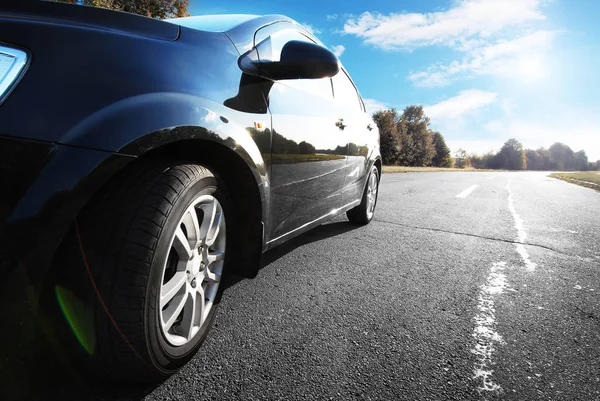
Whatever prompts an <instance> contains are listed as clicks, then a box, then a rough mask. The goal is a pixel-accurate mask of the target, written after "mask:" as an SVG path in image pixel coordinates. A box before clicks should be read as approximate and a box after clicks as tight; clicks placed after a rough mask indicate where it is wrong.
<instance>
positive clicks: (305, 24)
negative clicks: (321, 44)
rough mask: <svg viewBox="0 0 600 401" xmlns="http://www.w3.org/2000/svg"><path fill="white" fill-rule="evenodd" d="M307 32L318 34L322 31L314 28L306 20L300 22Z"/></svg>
mask: <svg viewBox="0 0 600 401" xmlns="http://www.w3.org/2000/svg"><path fill="white" fill-rule="evenodd" d="M301 25H302V26H303V27H304V28H305V29H306V30H307V31H308V32H310V33H312V34H313V35H318V34H320V33H321V32H322V31H321V30H320V29H319V28H316V27H314V26H312V25H310V24H307V23H306V22H304V23H302V24H301Z"/></svg>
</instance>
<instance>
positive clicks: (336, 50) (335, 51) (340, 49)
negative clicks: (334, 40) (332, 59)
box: [331, 45, 346, 57]
mask: <svg viewBox="0 0 600 401" xmlns="http://www.w3.org/2000/svg"><path fill="white" fill-rule="evenodd" d="M331 50H332V51H333V54H335V55H336V56H337V57H340V56H341V55H342V54H344V51H345V50H346V47H345V46H344V45H337V46H332V47H331Z"/></svg>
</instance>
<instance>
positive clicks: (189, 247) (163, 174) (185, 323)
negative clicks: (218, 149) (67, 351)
mask: <svg viewBox="0 0 600 401" xmlns="http://www.w3.org/2000/svg"><path fill="white" fill-rule="evenodd" d="M228 205H229V202H228V199H227V197H226V195H225V193H224V191H223V188H221V187H220V183H219V182H218V181H217V180H216V179H215V177H214V176H213V174H212V173H211V172H210V171H209V170H208V169H206V168H204V167H202V166H198V165H195V164H183V163H176V162H175V163H172V162H163V161H145V162H140V163H139V164H138V165H137V166H136V167H132V168H131V169H130V170H129V171H126V172H125V173H124V174H122V175H121V177H119V179H117V180H115V181H113V183H112V184H111V185H110V187H108V188H106V189H105V190H104V191H103V193H102V194H101V195H99V196H98V197H97V198H96V199H95V201H94V202H93V204H92V205H90V206H89V207H88V208H87V209H86V210H85V211H84V212H83V213H82V214H81V215H80V217H78V219H77V223H76V226H75V233H74V236H73V238H74V243H73V245H72V246H67V247H66V248H65V249H64V250H63V252H62V255H64V258H63V259H62V262H61V263H62V265H63V266H70V267H69V269H71V271H74V270H77V272H76V273H77V274H76V275H77V276H78V277H80V279H79V280H77V281H73V280H71V283H68V282H66V281H65V284H64V286H63V287H61V294H59V300H60V302H61V308H62V312H63V314H64V317H66V318H67V320H68V322H69V325H70V326H71V328H72V329H73V330H72V331H73V332H72V333H70V336H74V337H77V338H78V339H79V342H80V343H81V344H80V345H82V346H83V348H84V350H85V352H84V354H86V357H85V361H84V363H85V364H86V365H88V366H89V367H90V368H92V370H93V371H95V372H98V373H103V374H106V373H108V376H111V377H116V378H118V379H129V380H137V381H154V380H157V379H160V378H162V377H166V376H168V375H170V374H172V373H173V372H175V371H176V370H177V369H179V368H180V367H181V366H183V365H184V364H185V363H186V362H188V361H189V360H190V359H191V358H192V357H193V356H194V354H195V352H196V351H197V349H198V347H199V346H200V344H201V343H202V341H203V340H204V338H205V337H206V335H207V333H208V330H209V328H210V326H211V324H212V320H213V317H214V315H215V311H216V308H217V305H218V303H219V297H220V294H221V290H222V287H223V286H222V285H221V281H222V277H223V274H224V272H225V269H226V267H227V266H226V262H227V261H226V250H227V247H228V246H229V243H230V241H228V240H227V221H226V215H227V214H228V213H227V211H228V209H229V207H228ZM57 288H58V287H57ZM83 288H86V291H83V290H82V289H83ZM77 293H78V294H80V298H81V299H86V300H87V301H86V302H85V303H86V304H87V305H89V307H88V308H90V309H89V310H90V312H89V313H87V314H86V316H94V318H93V321H91V322H89V323H88V324H86V326H87V327H86V328H85V329H82V327H83V325H84V324H83V323H82V324H77V322H76V323H75V324H73V320H74V315H73V313H72V312H71V311H72V310H74V308H73V307H70V306H69V305H68V304H69V302H70V303H73V302H72V301H71V300H73V299H75V297H74V296H65V295H69V294H77ZM77 299H79V298H77ZM92 310H93V312H91V311H92ZM82 331H83V332H86V333H92V334H91V335H88V336H87V340H86V341H81V338H82V336H81V332H82ZM80 348H81V347H80Z"/></svg>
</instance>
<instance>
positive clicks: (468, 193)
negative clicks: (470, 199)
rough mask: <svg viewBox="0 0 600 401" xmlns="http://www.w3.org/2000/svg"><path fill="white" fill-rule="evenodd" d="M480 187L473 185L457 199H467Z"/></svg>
mask: <svg viewBox="0 0 600 401" xmlns="http://www.w3.org/2000/svg"><path fill="white" fill-rule="evenodd" d="M478 186H479V185H471V186H470V187H469V188H467V189H465V190H464V191H462V192H461V193H459V194H458V195H456V197H457V198H466V197H467V196H469V195H471V192H473V191H475V190H476V189H477V187H478Z"/></svg>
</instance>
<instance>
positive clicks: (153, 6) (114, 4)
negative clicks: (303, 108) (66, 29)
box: [54, 0, 189, 19]
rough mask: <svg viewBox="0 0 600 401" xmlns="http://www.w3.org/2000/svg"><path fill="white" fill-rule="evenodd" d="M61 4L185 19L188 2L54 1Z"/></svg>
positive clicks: (154, 16) (184, 0)
mask: <svg viewBox="0 0 600 401" xmlns="http://www.w3.org/2000/svg"><path fill="white" fill-rule="evenodd" d="M54 1H59V2H63V3H71V4H80V5H85V6H93V7H101V8H108V9H111V10H119V11H125V12H128V13H133V14H140V15H145V16H147V17H150V18H157V19H165V18H173V17H187V16H189V13H188V11H187V6H188V2H189V0H54Z"/></svg>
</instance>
